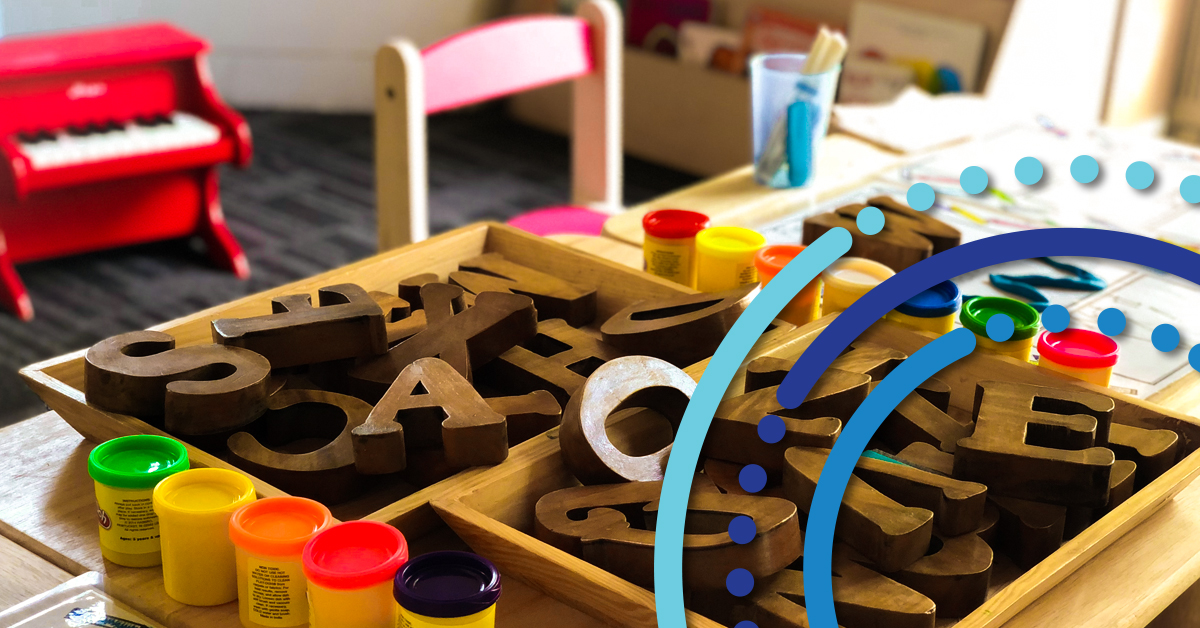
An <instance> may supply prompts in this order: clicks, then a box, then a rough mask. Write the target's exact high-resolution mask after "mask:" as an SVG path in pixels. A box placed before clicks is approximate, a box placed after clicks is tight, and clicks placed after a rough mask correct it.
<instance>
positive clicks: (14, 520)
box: [0, 173, 1200, 628]
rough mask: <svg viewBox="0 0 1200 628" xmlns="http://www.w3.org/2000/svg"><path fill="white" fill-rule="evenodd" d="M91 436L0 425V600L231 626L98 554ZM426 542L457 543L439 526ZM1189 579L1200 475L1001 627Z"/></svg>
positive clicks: (508, 608) (531, 602) (540, 617)
mask: <svg viewBox="0 0 1200 628" xmlns="http://www.w3.org/2000/svg"><path fill="white" fill-rule="evenodd" d="M735 174H736V173H735ZM731 176H733V175H731ZM722 179H726V178H724V177H723V178H721V179H717V180H715V181H721V180H722ZM726 180H727V181H728V180H731V179H726ZM704 185H706V184H701V185H700V186H697V187H698V188H703V186H704ZM766 194H768V195H772V194H775V193H774V192H769V191H768V192H766ZM695 198H701V197H699V196H696V197H695ZM718 200H720V199H718ZM696 208H698V209H703V208H700V207H696ZM558 239H560V240H563V241H566V242H568V243H569V244H572V245H573V246H578V247H579V248H582V249H584V250H586V251H589V252H591V253H593V254H597V255H601V256H605V257H609V258H610V259H616V260H618V261H620V262H621V263H624V264H627V265H630V266H634V267H637V266H640V264H641V251H640V248H639V247H635V246H632V245H631V244H626V243H622V242H617V241H612V240H605V239H597V238H587V237H579V236H567V237H563V238H558ZM1194 384H1195V381H1194V380H1187V381H1185V382H1182V383H1180V384H1178V385H1176V386H1173V387H1171V388H1170V389H1167V390H1165V391H1162V392H1161V393H1159V394H1158V395H1156V396H1155V398H1154V399H1153V400H1154V401H1156V402H1157V403H1160V404H1162V405H1165V406H1167V407H1171V408H1173V409H1177V410H1182V411H1185V412H1194V411H1195V410H1196V409H1197V408H1198V407H1200V403H1198V402H1197V398H1198V397H1200V387H1198V386H1195V385H1194ZM92 447H93V445H92V444H91V443H89V442H87V441H85V440H83V438H81V437H80V436H79V435H78V434H77V433H76V432H75V431H74V430H72V429H71V428H70V427H69V426H67V425H66V423H64V422H63V421H62V420H61V419H59V418H58V417H57V416H56V415H54V414H53V413H46V414H43V415H40V416H38V417H35V418H33V419H30V420H27V421H24V422H22V423H19V424H17V425H13V426H10V427H8V428H5V429H3V430H0V535H2V536H0V607H4V606H6V605H8V604H12V603H15V602H16V601H19V600H21V599H25V598H26V597H29V596H31V595H34V594H36V593H39V592H41V591H44V590H46V589H49V588H52V587H53V586H56V585H58V584H60V583H62V582H64V581H66V580H67V579H68V578H70V577H71V576H73V575H78V574H81V573H84V572H86V571H92V570H95V571H99V572H101V573H104V574H105V575H107V576H108V577H109V579H110V587H111V589H110V593H111V594H112V595H114V596H115V597H117V598H119V599H121V600H123V601H125V602H126V603H128V604H130V605H131V606H133V607H135V608H137V609H138V610H139V611H141V612H143V613H145V614H146V615H148V616H150V617H151V618H154V619H156V620H158V621H161V622H164V623H166V624H167V625H169V626H188V627H191V626H196V627H200V626H204V627H212V626H230V627H234V626H237V625H238V621H237V608H236V605H235V604H226V605H223V606H218V607H212V608H196V607H186V606H183V605H180V604H178V603H175V602H173V601H172V600H170V599H169V598H167V597H166V595H165V593H164V591H163V588H162V579H161V576H160V575H159V571H158V570H156V569H128V568H124V567H119V566H116V565H112V564H111V563H105V562H104V560H103V559H102V558H101V556H100V548H99V539H98V534H97V531H96V520H95V506H94V500H93V490H92V483H91V480H90V479H89V477H88V475H87V454H88V452H90V451H91V449H92ZM437 542H439V543H442V544H444V545H446V546H454V545H455V544H457V543H461V542H460V541H458V539H457V538H456V537H454V536H453V535H452V534H450V533H449V531H448V530H447V531H446V535H445V536H444V537H442V538H440V539H439V540H438V541H437ZM1198 580H1200V484H1194V485H1192V486H1191V487H1188V488H1187V489H1185V490H1183V491H1182V492H1181V493H1179V495H1177V496H1176V497H1175V498H1174V499H1173V500H1172V501H1171V502H1170V503H1168V504H1167V505H1166V506H1165V507H1163V508H1162V509H1161V510H1159V511H1158V512H1157V513H1155V514H1153V515H1151V516H1150V518H1149V519H1148V520H1147V521H1146V522H1145V523H1143V524H1142V525H1141V526H1139V527H1138V528H1136V529H1135V530H1133V531H1132V532H1130V533H1128V534H1126V535H1125V536H1124V537H1122V538H1121V539H1120V540H1118V541H1116V542H1115V543H1113V544H1112V545H1111V546H1110V547H1108V548H1107V549H1105V550H1104V551H1102V552H1101V553H1100V554H1099V555H1097V556H1096V557H1095V558H1094V559H1092V560H1091V561H1090V562H1088V563H1087V564H1086V565H1085V566H1084V567H1082V568H1081V569H1080V570H1079V571H1077V572H1076V573H1075V574H1073V575H1071V576H1070V577H1068V578H1067V579H1066V580H1064V581H1063V582H1062V583H1060V584H1059V585H1057V586H1055V587H1053V588H1051V589H1050V590H1049V591H1047V592H1045V593H1044V595H1043V596H1042V597H1041V598H1040V599H1039V600H1038V601H1037V602H1035V603H1034V604H1033V605H1032V606H1030V607H1028V608H1026V609H1025V610H1024V611H1022V612H1021V613H1020V614H1018V615H1017V616H1016V617H1014V618H1013V619H1012V620H1010V621H1009V622H1008V623H1006V624H1005V626H1006V628H1018V627H1020V628H1035V627H1040V626H1047V625H1050V626H1054V627H1055V628H1074V627H1080V628H1082V627H1084V626H1115V625H1121V626H1126V627H1133V628H1136V627H1139V626H1147V625H1151V622H1152V621H1153V620H1154V618H1155V617H1161V619H1159V620H1158V621H1156V622H1154V624H1153V625H1155V626H1158V627H1161V628H1167V627H1168V626H1170V627H1175V626H1187V625H1195V620H1196V619H1197V618H1200V615H1198V612H1200V594H1195V593H1196V592H1195V591H1194V590H1193V589H1195V587H1193V584H1194V583H1196V582H1197V581H1198ZM1185 593H1186V595H1184V594H1185ZM1177 598H1178V601H1177V602H1176V603H1175V604H1174V605H1172V606H1170V607H1169V608H1168V605H1171V604H1172V602H1173V601H1176V600H1177ZM499 611H500V612H499V617H498V625H499V626H500V627H501V628H506V627H509V626H511V627H517V626H521V627H540V626H556V625H560V626H572V627H574V626H580V627H583V628H591V627H597V628H598V627H599V626H600V625H602V624H600V623H599V622H598V621H596V620H594V619H592V618H591V617H589V616H587V615H584V614H583V613H580V612H579V611H576V610H574V609H572V608H570V607H568V606H566V605H564V604H563V603H561V602H559V601H557V600H554V599H552V598H549V597H547V596H544V595H542V594H540V593H538V592H537V591H534V590H533V589H531V588H530V587H528V586H525V585H524V584H523V583H521V582H520V581H518V580H515V579H508V580H506V582H505V593H504V603H503V604H501V605H500V608H499Z"/></svg>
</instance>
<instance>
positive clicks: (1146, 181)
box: [1125, 161, 1154, 190]
mask: <svg viewBox="0 0 1200 628" xmlns="http://www.w3.org/2000/svg"><path fill="white" fill-rule="evenodd" d="M1125 181H1126V182H1128V183H1129V187H1131V188H1133V189H1135V190H1144V189H1146V188H1148V187H1150V184H1151V183H1154V168H1151V167H1150V164H1148V163H1146V162H1144V161H1135V162H1133V163H1131V164H1129V167H1128V168H1126V169H1125Z"/></svg>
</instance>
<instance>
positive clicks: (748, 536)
mask: <svg viewBox="0 0 1200 628" xmlns="http://www.w3.org/2000/svg"><path fill="white" fill-rule="evenodd" d="M756 533H757V528H755V526H754V520H753V519H751V518H750V517H747V516H746V515H738V516H736V517H734V518H733V520H732V521H730V522H729V538H731V539H733V542H734V543H737V544H738V545H745V544H747V543H749V542H750V541H753V540H754V535H755V534H756Z"/></svg>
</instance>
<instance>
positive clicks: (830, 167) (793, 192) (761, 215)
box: [604, 134, 900, 248]
mask: <svg viewBox="0 0 1200 628" xmlns="http://www.w3.org/2000/svg"><path fill="white" fill-rule="evenodd" d="M899 161H900V156H899V155H897V154H895V153H890V152H887V151H884V150H882V149H880V148H877V147H875V146H873V145H871V144H868V143H866V142H863V141H861V140H857V139H854V138H852V137H850V136H848V135H840V134H833V135H830V136H829V137H828V138H826V139H825V143H824V144H823V146H822V149H821V156H820V160H819V162H818V163H817V168H816V177H815V178H814V179H813V181H812V183H810V184H809V185H808V186H805V187H803V188H791V189H786V190H773V189H771V188H768V187H764V186H761V185H759V184H757V183H755V182H754V170H753V168H752V167H751V166H745V167H742V168H738V169H737V170H733V171H731V172H728V173H726V174H723V175H721V176H718V177H714V178H712V179H708V180H706V181H701V182H700V183H697V184H695V185H692V186H689V187H686V188H683V189H681V190H679V191H677V192H672V193H670V194H666V195H663V196H660V197H658V198H656V199H653V200H651V201H649V202H646V203H643V204H641V205H638V206H636V207H633V208H631V209H629V210H628V211H626V212H623V213H621V214H618V215H616V216H613V217H612V218H609V219H608V221H607V222H605V223H604V235H605V236H607V237H610V238H613V239H615V240H619V241H621V242H625V243H628V244H632V245H634V246H636V247H638V248H641V246H642V217H643V216H645V215H646V212H649V211H651V210H655V209H668V208H670V209H691V210H695V211H699V212H704V213H705V214H708V217H709V218H710V219H711V220H712V224H713V225H714V226H716V225H734V226H742V227H753V226H755V225H761V224H763V223H765V222H770V221H772V220H775V219H777V218H782V217H784V216H786V215H788V214H789V213H792V212H794V211H796V210H797V209H802V208H805V207H810V206H812V205H814V204H816V203H820V202H822V201H825V200H827V199H829V198H832V197H834V196H836V195H838V194H840V193H842V192H844V191H845V190H847V189H849V188H852V187H854V186H856V185H859V184H860V183H862V182H864V180H865V179H867V178H869V177H871V176H873V175H875V174H878V173H879V172H882V171H883V170H885V169H887V168H888V167H889V166H894V165H896V164H897V163H899Z"/></svg>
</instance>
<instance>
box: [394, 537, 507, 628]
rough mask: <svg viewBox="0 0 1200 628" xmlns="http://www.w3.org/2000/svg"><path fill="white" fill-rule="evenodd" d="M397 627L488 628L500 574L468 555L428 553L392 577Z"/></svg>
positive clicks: (493, 617)
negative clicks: (398, 614)
mask: <svg viewBox="0 0 1200 628" xmlns="http://www.w3.org/2000/svg"><path fill="white" fill-rule="evenodd" d="M393 593H394V594H395V596H396V602H397V603H399V604H400V628H442V627H444V626H454V627H455V628H493V626H495V625H496V601H497V600H499V599H500V572H499V571H498V570H497V569H496V566H495V565H493V564H492V563H491V561H489V560H487V559H486V558H483V557H482V556H476V555H475V554H471V553H468V552H431V553H428V554H422V555H420V556H417V557H416V558H414V559H412V560H410V561H408V564H406V565H404V567H402V568H401V569H400V572H399V573H397V574H396V581H395V586H394V587H393Z"/></svg>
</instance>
